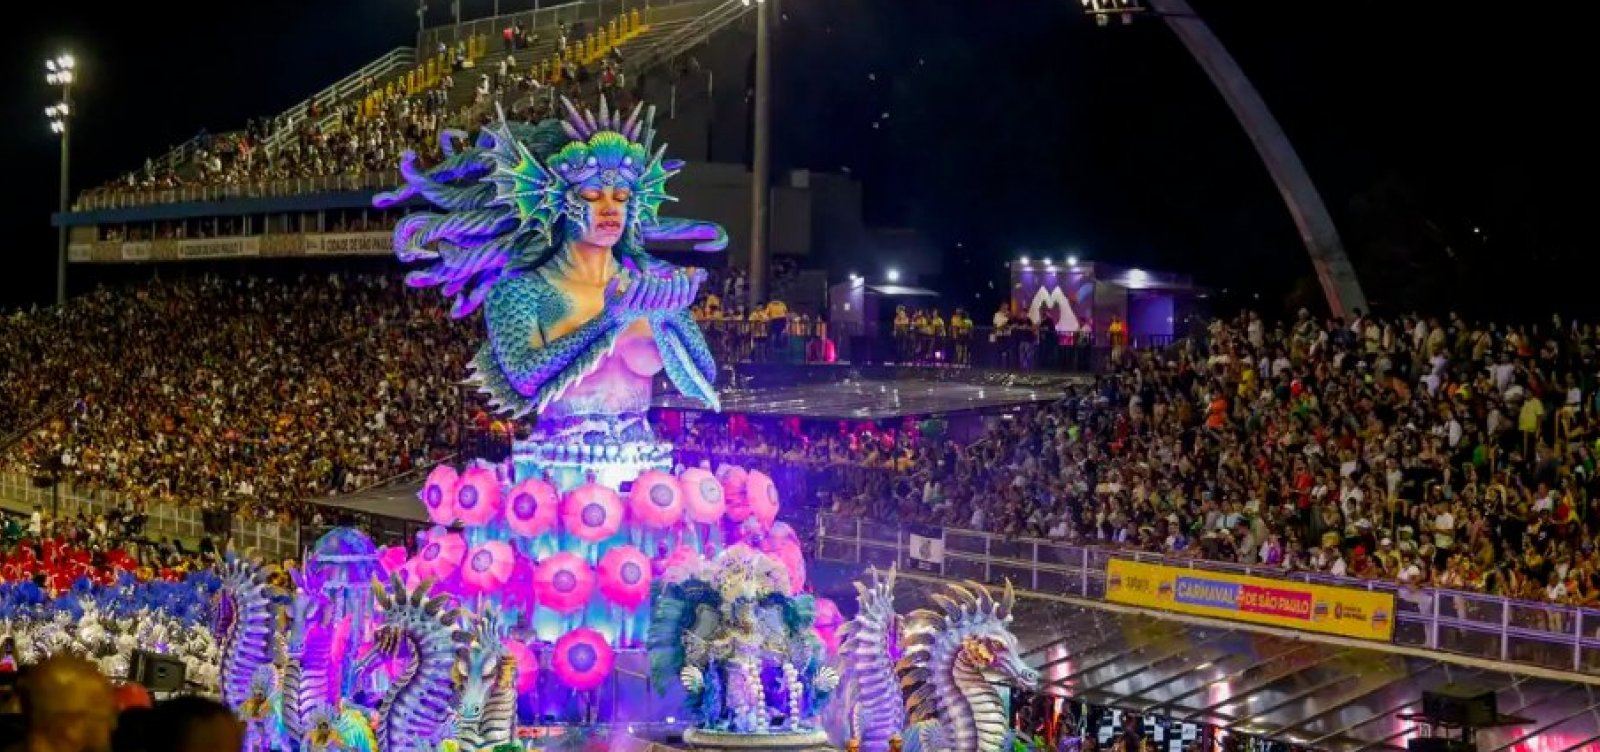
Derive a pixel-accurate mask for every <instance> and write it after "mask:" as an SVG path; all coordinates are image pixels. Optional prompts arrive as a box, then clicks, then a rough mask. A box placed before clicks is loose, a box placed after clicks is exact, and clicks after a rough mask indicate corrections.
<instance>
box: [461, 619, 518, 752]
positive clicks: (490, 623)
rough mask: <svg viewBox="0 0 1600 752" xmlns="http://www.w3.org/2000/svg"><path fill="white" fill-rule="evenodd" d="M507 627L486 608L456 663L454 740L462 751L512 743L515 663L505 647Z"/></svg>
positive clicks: (515, 721) (514, 705)
mask: <svg viewBox="0 0 1600 752" xmlns="http://www.w3.org/2000/svg"><path fill="white" fill-rule="evenodd" d="M508 632H509V630H508V629H507V628H506V625H505V624H504V622H503V620H502V619H501V617H500V615H499V613H498V612H496V611H494V610H492V609H487V610H485V611H484V613H483V614H482V615H481V616H480V617H479V618H478V620H477V622H476V623H475V624H474V625H473V629H472V647H471V648H469V649H468V650H467V651H466V658H465V660H464V661H463V662H462V663H461V664H458V665H459V668H460V671H459V673H458V674H457V676H456V684H457V685H459V686H460V687H461V699H460V700H459V701H458V702H457V703H456V721H455V725H456V728H455V739H456V744H457V747H458V748H459V749H460V750H461V752H479V751H480V750H492V749H495V748H496V747H499V746H501V745H505V744H510V743H511V742H513V741H514V740H515V739H514V736H515V733H516V723H517V663H516V659H515V658H514V657H512V655H511V654H510V652H509V651H507V650H506V648H505V639H506V637H507V634H508Z"/></svg>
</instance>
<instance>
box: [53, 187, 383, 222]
mask: <svg viewBox="0 0 1600 752" xmlns="http://www.w3.org/2000/svg"><path fill="white" fill-rule="evenodd" d="M377 193H378V192H377V191H341V192H337V193H316V194H308V195H304V196H275V197H271V198H233V199H225V200H221V201H187V202H183V203H174V204H149V205H146V206H129V207H125V208H120V209H95V210H91V211H81V212H68V213H66V214H61V213H59V212H57V213H54V214H51V215H50V225H51V226H52V227H61V226H62V225H65V226H67V227H90V226H93V225H101V224H114V223H121V222H155V221H159V220H170V219H197V218H204V217H234V216H244V215H247V214H281V213H284V212H304V211H322V210H326V209H364V208H365V209H370V208H372V197H373V196H374V195H376V194H377ZM410 203H413V202H407V204H410Z"/></svg>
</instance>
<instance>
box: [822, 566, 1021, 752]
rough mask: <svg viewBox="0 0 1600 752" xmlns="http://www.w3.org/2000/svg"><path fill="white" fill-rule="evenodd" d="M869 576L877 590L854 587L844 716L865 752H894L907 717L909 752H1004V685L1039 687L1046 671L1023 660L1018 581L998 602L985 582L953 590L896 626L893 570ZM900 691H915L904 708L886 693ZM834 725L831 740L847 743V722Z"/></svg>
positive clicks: (844, 657)
mask: <svg viewBox="0 0 1600 752" xmlns="http://www.w3.org/2000/svg"><path fill="white" fill-rule="evenodd" d="M871 577H872V585H871V586H870V587H865V586H862V585H860V584H858V585H857V586H856V587H857V590H858V591H859V592H860V594H861V603H860V605H861V610H860V613H858V614H857V615H856V618H855V619H853V620H851V622H850V623H849V624H847V625H846V626H845V630H846V631H845V632H844V643H843V645H842V646H841V648H840V650H839V660H840V661H841V662H842V663H843V666H842V669H841V671H840V675H841V686H842V689H841V691H842V692H843V693H844V694H843V695H842V696H843V697H844V698H845V702H842V703H840V706H841V707H840V712H841V713H842V714H845V715H844V717H846V718H848V717H850V716H851V715H853V716H854V717H855V718H856V719H857V720H856V722H855V723H854V724H851V725H855V726H856V731H855V733H856V734H858V735H859V736H858V737H857V738H859V740H860V746H861V749H862V750H863V752H887V751H888V750H889V749H890V748H891V745H892V744H893V743H894V742H895V741H896V739H895V737H896V736H897V734H896V731H897V730H898V729H897V728H896V727H897V726H901V725H902V724H904V722H905V721H906V720H907V719H909V721H910V722H911V725H910V726H908V727H905V730H904V731H901V732H899V733H898V736H899V737H900V738H901V739H903V740H904V748H905V749H907V750H940V751H941V752H1000V751H1001V750H1003V749H1004V748H1005V745H1006V740H1007V735H1008V732H1007V725H1008V724H1007V722H1006V721H1007V718H1006V705H1005V702H1004V700H1003V699H1002V697H1001V695H1000V691H999V689H998V688H997V686H998V685H1001V684H1008V683H1009V684H1015V685H1018V686H1021V687H1023V688H1026V689H1034V688H1037V687H1038V685H1039V672H1037V671H1035V670H1033V669H1031V668H1029V667H1028V666H1027V664H1026V663H1024V662H1023V660H1022V657H1021V653H1020V651H1019V650H1018V648H1017V638H1016V635H1014V634H1012V633H1011V628H1010V623H1011V609H1012V607H1013V605H1014V604H1015V602H1016V594H1015V592H1014V591H1013V590H1012V588H1011V583H1010V582H1009V581H1007V582H1006V586H1005V591H1004V592H1003V593H1002V594H1001V597H1000V598H998V599H996V598H995V597H994V595H993V594H992V593H991V592H990V591H989V589H988V588H987V587H985V586H983V585H980V584H978V583H974V582H968V583H966V584H964V585H958V584H955V583H950V584H948V585H946V592H943V593H935V594H934V595H933V596H932V598H933V601H934V602H935V603H937V604H938V605H939V607H940V610H939V611H932V610H928V609H919V610H916V611H913V612H911V613H910V614H909V615H907V616H906V617H905V619H904V620H903V623H900V624H898V625H897V621H900V620H899V617H897V616H896V615H895V613H894V601H893V591H894V581H895V570H894V569H893V568H891V569H890V570H889V573H888V576H887V577H884V578H880V577H879V575H878V572H877V571H876V570H873V571H872V573H871ZM897 627H898V628H897ZM897 648H898V649H899V653H900V655H899V661H898V663H897V664H896V665H895V666H893V667H891V666H889V665H888V660H887V658H888V657H890V656H893V655H894V653H895V652H896V649H897ZM897 679H898V681H897ZM897 684H898V686H900V687H902V688H904V689H911V688H913V687H915V690H914V691H912V693H911V694H910V695H909V696H908V697H907V698H906V699H905V705H904V707H900V706H899V702H898V700H899V699H900V695H899V693H898V692H894V691H890V690H889V689H888V688H891V687H894V686H896V685H897ZM831 720H832V722H831V723H830V724H829V730H830V733H831V734H833V735H835V736H836V737H838V738H835V739H834V741H835V743H836V744H840V745H841V746H842V744H843V742H844V741H845V740H846V739H848V737H847V735H846V734H845V733H842V732H843V731H844V729H843V724H840V723H839V722H838V719H837V717H836V718H834V719H831ZM852 741H853V739H852Z"/></svg>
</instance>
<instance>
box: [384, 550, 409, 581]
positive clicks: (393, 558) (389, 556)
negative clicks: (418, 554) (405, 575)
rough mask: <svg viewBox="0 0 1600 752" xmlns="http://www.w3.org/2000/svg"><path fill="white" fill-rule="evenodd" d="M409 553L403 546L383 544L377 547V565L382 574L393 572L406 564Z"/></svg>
mask: <svg viewBox="0 0 1600 752" xmlns="http://www.w3.org/2000/svg"><path fill="white" fill-rule="evenodd" d="M408 558H409V555H408V554H407V553H406V549H405V547H404V546H385V547H383V548H380V549H378V566H381V567H383V571H384V574H394V573H395V572H398V571H400V570H401V569H402V568H403V567H405V565H406V561H407V560H408Z"/></svg>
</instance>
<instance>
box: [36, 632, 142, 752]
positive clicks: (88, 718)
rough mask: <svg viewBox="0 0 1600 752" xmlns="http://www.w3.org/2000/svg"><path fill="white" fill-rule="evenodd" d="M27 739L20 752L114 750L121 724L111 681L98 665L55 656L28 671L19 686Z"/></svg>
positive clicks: (73, 658) (68, 657) (79, 659)
mask: <svg viewBox="0 0 1600 752" xmlns="http://www.w3.org/2000/svg"><path fill="white" fill-rule="evenodd" d="M18 689H19V694H20V696H21V700H22V715H23V716H24V717H25V718H26V720H27V724H28V731H27V736H26V737H25V738H24V739H23V741H22V743H21V744H19V745H17V746H16V747H14V749H17V750H21V751H22V752H35V751H37V752H46V751H48V752H110V749H111V735H112V732H113V731H115V730H116V726H117V705H116V698H115V697H114V696H113V694H112V690H111V682H109V681H107V680H106V678H105V676H104V675H102V674H101V673H100V670H99V669H98V668H96V667H95V665H94V664H92V663H89V662H88V661H85V660H83V659H82V658H76V657H70V656H55V657H51V658H49V659H47V660H45V661H43V662H41V663H39V664H38V665H35V666H32V667H30V668H29V669H28V672H27V673H26V675H24V676H23V678H22V680H21V682H20V684H19V687H18Z"/></svg>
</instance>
